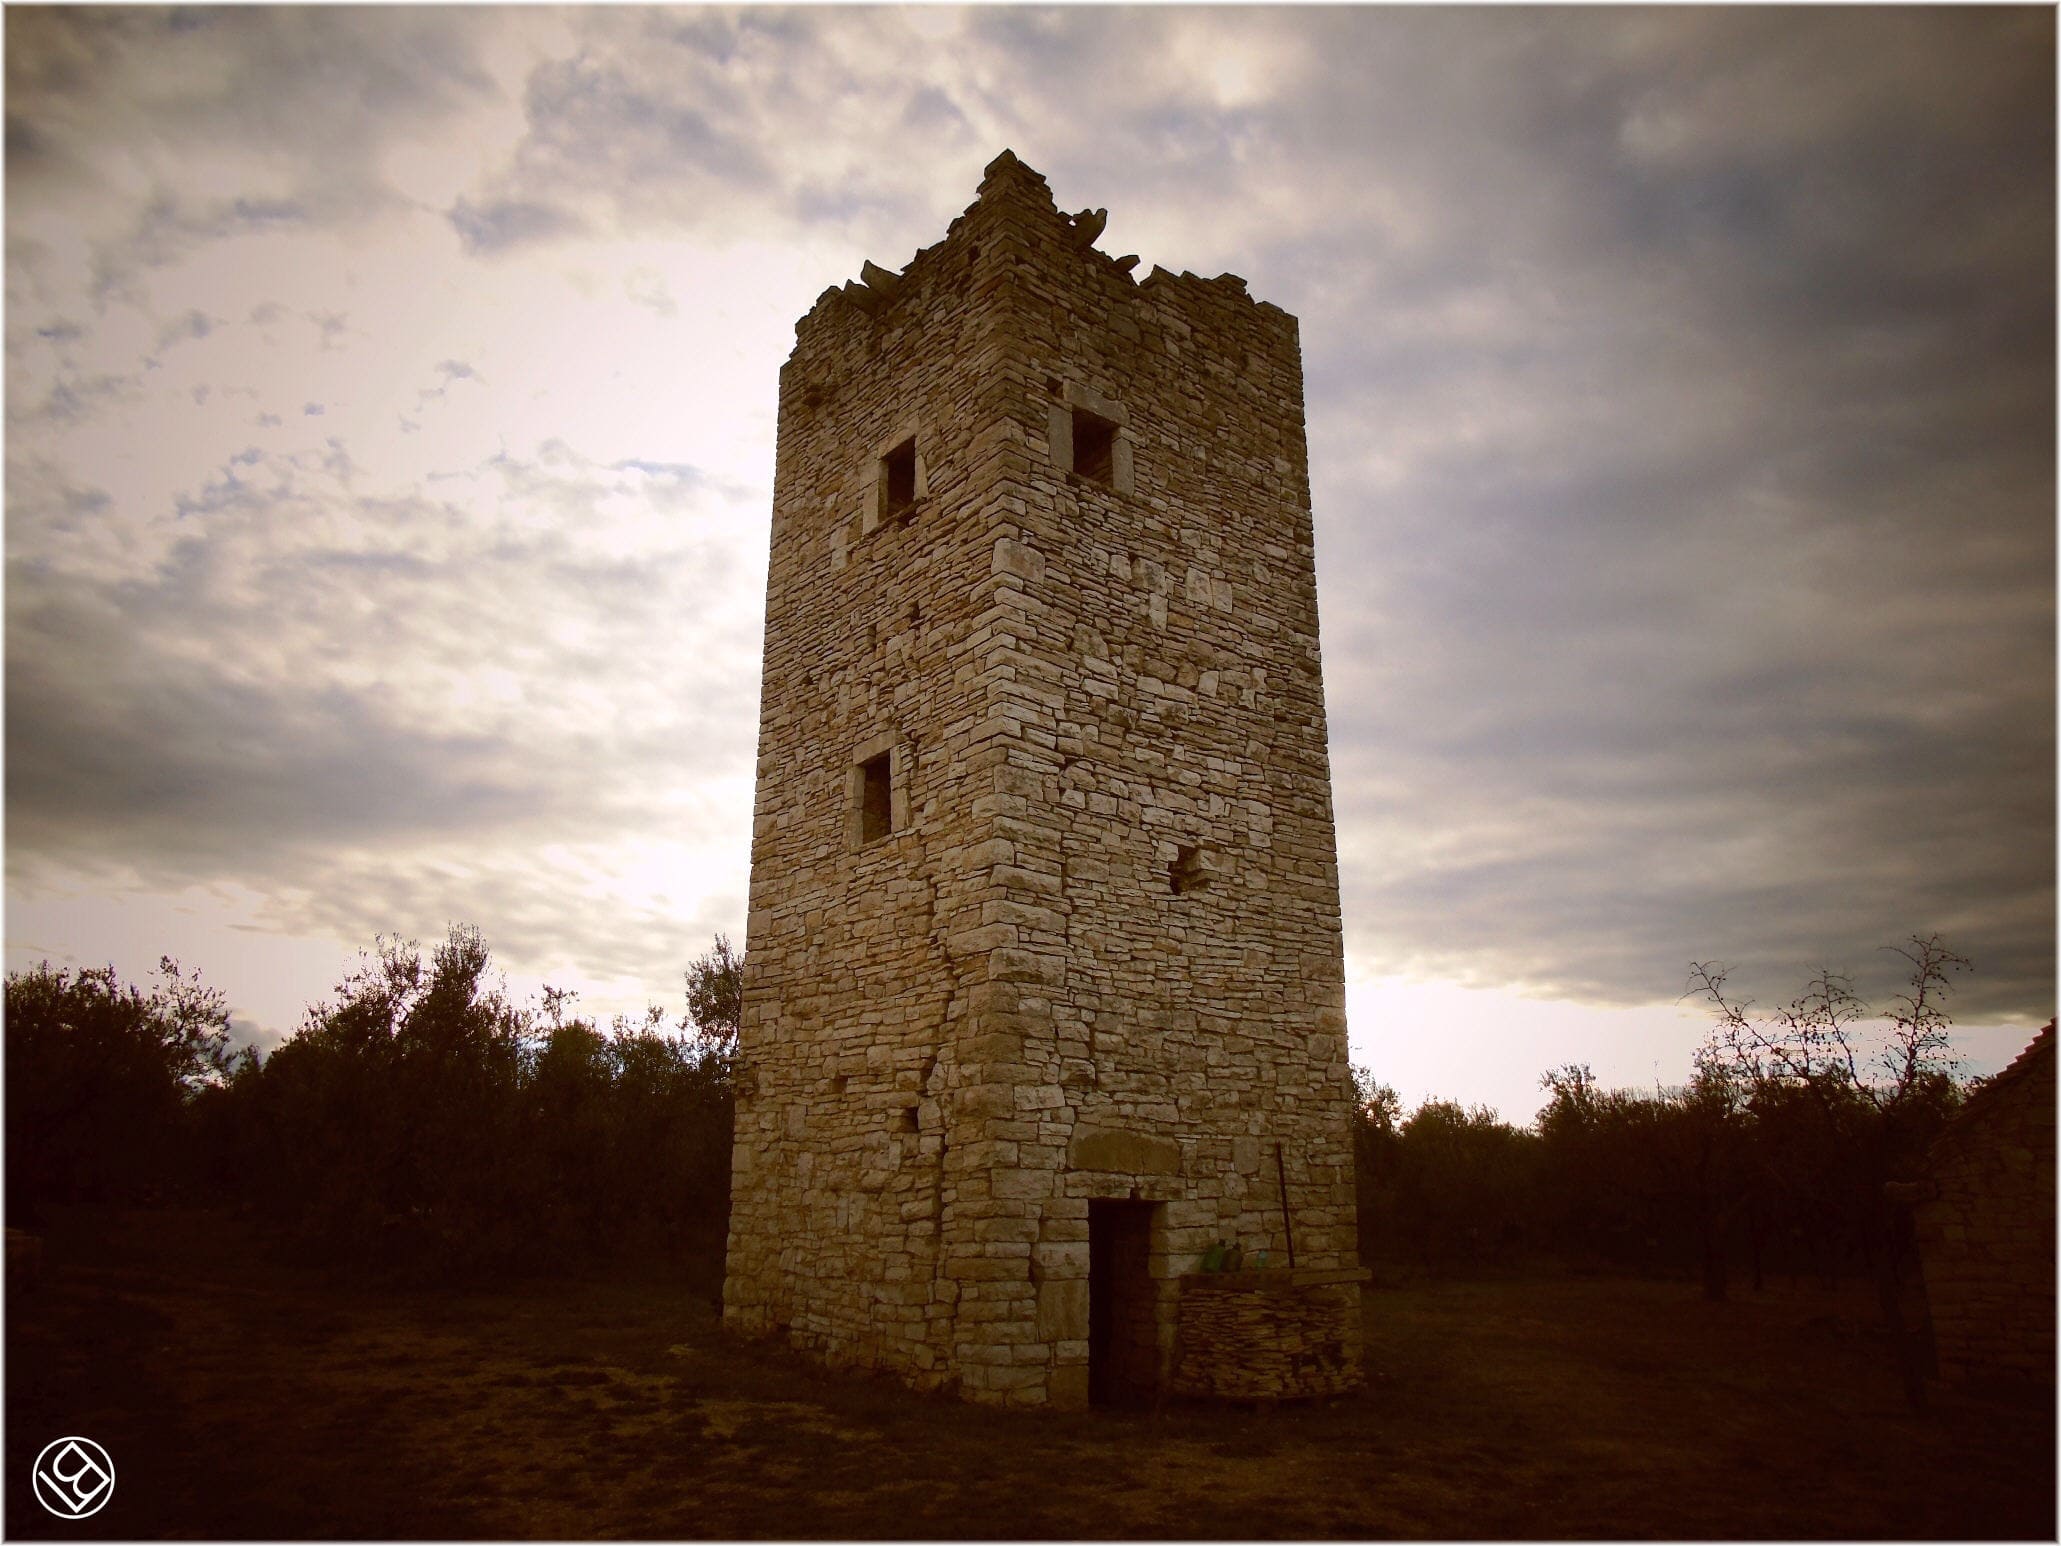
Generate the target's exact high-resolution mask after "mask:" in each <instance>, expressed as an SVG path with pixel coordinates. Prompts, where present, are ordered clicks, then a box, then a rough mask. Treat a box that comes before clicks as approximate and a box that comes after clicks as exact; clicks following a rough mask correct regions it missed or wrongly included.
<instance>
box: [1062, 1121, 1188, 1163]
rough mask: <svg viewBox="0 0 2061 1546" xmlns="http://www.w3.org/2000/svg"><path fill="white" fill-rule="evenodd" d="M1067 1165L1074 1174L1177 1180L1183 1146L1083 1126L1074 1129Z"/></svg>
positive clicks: (1114, 1129)
mask: <svg viewBox="0 0 2061 1546" xmlns="http://www.w3.org/2000/svg"><path fill="white" fill-rule="evenodd" d="M1066 1163H1067V1165H1068V1166H1069V1167H1070V1168H1072V1169H1074V1170H1114V1171H1120V1172H1122V1173H1124V1174H1126V1175H1148V1176H1174V1175H1179V1174H1180V1173H1181V1146H1180V1144H1178V1143H1176V1142H1175V1141H1174V1140H1173V1139H1171V1138H1157V1137H1154V1136H1153V1135H1151V1134H1150V1133H1140V1132H1136V1131H1133V1130H1131V1129H1129V1128H1122V1127H1097V1126H1094V1125H1091V1124H1089V1123H1086V1122H1083V1123H1081V1124H1080V1125H1079V1126H1077V1127H1075V1129H1074V1133H1073V1142H1072V1143H1070V1144H1068V1145H1067V1150H1066Z"/></svg>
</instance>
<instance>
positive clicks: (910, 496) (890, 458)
mask: <svg viewBox="0 0 2061 1546" xmlns="http://www.w3.org/2000/svg"><path fill="white" fill-rule="evenodd" d="M880 482H881V487H882V489H883V490H884V491H885V493H886V496H887V497H886V499H885V501H884V503H885V505H886V511H887V514H889V515H907V514H908V513H909V512H910V511H911V510H913V509H914V508H915V507H916V437H915V436H913V435H911V436H910V437H909V438H908V439H907V440H905V441H903V442H902V443H901V444H900V445H898V446H896V447H895V448H894V449H893V450H892V451H890V452H888V453H887V455H885V456H883V457H882V458H881V459H880Z"/></svg>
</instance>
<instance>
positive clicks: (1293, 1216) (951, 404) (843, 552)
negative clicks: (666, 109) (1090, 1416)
mask: <svg viewBox="0 0 2061 1546" xmlns="http://www.w3.org/2000/svg"><path fill="white" fill-rule="evenodd" d="M1102 220H1103V217H1102V215H1101V213H1100V212H1095V211H1084V212H1083V213H1081V214H1080V215H1076V216H1067V215H1064V214H1061V213H1060V212H1059V211H1058V210H1057V209H1056V208H1055V207H1054V205H1053V201H1052V195H1051V193H1050V191H1049V190H1048V188H1047V187H1046V184H1045V180H1044V178H1043V177H1041V176H1039V175H1038V174H1037V173H1036V172H1033V171H1032V170H1030V169H1029V168H1028V167H1026V166H1025V165H1023V163H1021V162H1020V161H1018V160H1017V159H1016V158H1015V156H1013V155H1011V154H1010V153H1008V152H1006V151H1005V152H1003V154H1002V155H1001V156H1000V157H999V158H997V159H996V160H995V161H994V162H993V163H992V164H991V165H990V166H989V167H988V168H987V171H986V174H985V176H984V178H983V180H982V183H981V186H980V194H979V197H978V199H977V200H976V201H975V202H974V204H973V205H972V206H971V207H970V208H968V209H967V211H966V213H965V214H964V215H963V216H962V217H961V218H959V219H957V220H955V221H953V222H952V226H951V230H950V232H949V233H948V234H947V236H946V238H945V239H944V240H943V241H942V242H940V243H938V244H937V245H936V246H933V247H929V248H926V249H925V250H923V251H922V252H919V253H917V254H916V256H915V257H914V259H912V260H911V261H910V263H909V264H908V265H907V267H906V268H904V269H903V270H902V272H901V273H899V274H891V273H889V272H887V271H885V270H883V269H880V268H877V267H875V266H874V265H872V264H871V263H868V264H867V265H866V266H865V268H864V270H863V276H864V278H863V282H862V283H852V284H847V285H845V286H844V287H843V288H842V289H831V290H829V291H826V292H825V293H824V294H823V296H822V297H821V298H820V299H819V300H818V301H817V303H816V305H815V307H814V309H813V310H811V311H810V312H809V314H808V315H807V316H806V317H804V318H803V319H802V320H801V322H800V323H799V324H798V325H797V327H796V330H795V331H796V340H795V348H794V353H793V355H792V356H791V357H790V358H789V360H788V362H787V364H786V366H785V368H784V369H783V370H782V371H781V376H780V438H779V453H778V462H777V467H776V471H775V475H774V492H773V535H772V559H771V564H770V568H769V573H768V581H767V595H766V654H765V681H764V690H763V699H762V704H761V709H760V725H759V761H758V797H757V805H756V810H755V813H754V819H753V835H752V867H751V902H750V918H749V923H748V926H747V956H746V963H745V978H744V982H745V986H744V1022H743V1033H742V1037H741V1042H740V1073H739V1079H738V1104H737V1136H736V1153H735V1169H734V1184H733V1189H732V1204H731V1208H732V1211H731V1225H730V1248H729V1265H728V1272H729V1276H728V1281H727V1283H726V1285H725V1289H724V1317H725V1320H726V1322H727V1323H728V1324H729V1325H730V1326H732V1327H733V1328H735V1329H737V1330H740V1331H745V1332H753V1333H780V1334H784V1335H785V1336H786V1337H787V1338H788V1339H789V1340H790V1341H791V1342H792V1343H793V1344H794V1345H796V1346H798V1347H802V1348H805V1349H809V1350H812V1351H814V1352H816V1353H818V1354H820V1355H821V1356H823V1357H825V1358H827V1359H828V1360H830V1361H831V1362H833V1363H842V1364H855V1365H861V1366H866V1367H874V1368H887V1369H893V1370H896V1371H898V1372H900V1373H901V1374H902V1375H903V1376H904V1377H905V1378H906V1379H908V1380H909V1381H910V1382H911V1383H913V1384H915V1385H917V1386H918V1387H922V1388H937V1387H956V1388H957V1389H958V1390H960V1391H961V1392H962V1393H963V1394H965V1395H966V1396H968V1397H969V1398H972V1399H976V1400H984V1401H995V1402H1008V1403H1010V1404H1020V1405H1036V1404H1043V1403H1051V1404H1053V1405H1059V1406H1078V1405H1081V1404H1084V1403H1086V1402H1088V1401H1089V1400H1091V1399H1098V1400H1099V1399H1105V1398H1106V1399H1126V1398H1132V1399H1135V1398H1138V1397H1145V1396H1151V1395H1153V1394H1156V1393H1164V1392H1172V1393H1175V1394H1189V1393H1193V1394H1210V1393H1215V1394H1222V1395H1239V1396H1246V1395H1261V1396H1266V1395H1296V1394H1323V1393H1329V1392H1333V1391H1337V1390H1342V1389H1346V1388H1349V1387H1350V1386H1352V1385H1353V1384H1354V1383H1356V1382H1357V1379H1358V1371H1359V1286H1358V1285H1359V1281H1360V1279H1361V1278H1362V1276H1363V1274H1362V1273H1360V1272H1359V1271H1358V1262H1357V1253H1356V1238H1355V1228H1354V1217H1353V1174H1352V1157H1351V1147H1350V1135H1349V1123H1350V1101H1351V1084H1350V1073H1349V1070H1348V1065H1347V1053H1346V1035H1345V1013H1344V1003H1345V1000H1344V966H1343V957H1342V951H1341V933H1340V924H1339V906H1338V866H1337V849H1336V842H1335V837H1334V833H1333V827H1332V814H1331V785H1330V768H1329V761H1328V755H1327V749H1326V742H1325V728H1324V697H1323V684H1322V678H1321V675H1320V671H1319V661H1318V648H1317V593H1316V578H1315V569H1314V562H1313V549H1312V545H1311V527H1310V501H1309V482H1308V473H1307V454H1306V450H1305V445H1304V438H1303V407H1302V366H1301V355H1300V349H1299V345H1298V341H1297V334H1296V324H1295V319H1294V318H1293V317H1291V316H1289V315H1288V314H1287V313H1286V312H1283V311H1281V310H1279V309H1278V308H1276V307H1274V306H1270V305H1267V304H1264V303H1255V302H1254V301H1253V300H1252V299H1251V298H1250V297H1249V296H1248V295H1247V294H1246V288H1245V282H1244V281H1243V280H1242V279H1239V278H1237V277H1236V276H1234V275H1230V274H1224V275H1220V276H1218V277H1217V278H1215V279H1200V278H1197V277H1196V276H1194V275H1192V274H1182V275H1179V276H1176V275H1173V274H1170V273H1167V272H1165V271H1164V270H1161V269H1154V270H1153V271H1152V273H1151V274H1150V275H1149V276H1147V277H1146V278H1145V279H1144V280H1143V281H1142V282H1140V281H1137V280H1135V279H1134V278H1133V276H1132V273H1131V269H1132V267H1133V266H1134V265H1135V264H1136V262H1137V260H1136V259H1135V258H1124V259H1113V258H1110V257H1108V256H1106V255H1105V254H1103V253H1101V252H1099V251H1098V250H1096V248H1095V246H1094V241H1095V239H1096V237H1097V236H1098V235H1099V234H1100V232H1101V229H1102ZM1220 1243H1228V1244H1230V1245H1233V1246H1236V1247H1238V1248H1239V1250H1240V1251H1241V1252H1242V1257H1243V1260H1242V1264H1241V1263H1240V1262H1239V1261H1238V1258H1237V1257H1236V1256H1230V1255H1228V1254H1227V1253H1225V1252H1223V1251H1222V1250H1220V1249H1217V1247H1219V1244H1220ZM1262 1252H1264V1253H1265V1256H1264V1259H1263V1260H1262V1257H1261V1253H1262ZM1225 1263H1228V1264H1229V1265H1231V1266H1233V1267H1241V1268H1242V1270H1231V1271H1225V1270H1211V1271H1203V1270H1202V1268H1203V1267H1204V1266H1205V1265H1208V1266H1209V1267H1211V1268H1212V1269H1215V1268H1218V1267H1219V1266H1220V1265H1222V1264H1225Z"/></svg>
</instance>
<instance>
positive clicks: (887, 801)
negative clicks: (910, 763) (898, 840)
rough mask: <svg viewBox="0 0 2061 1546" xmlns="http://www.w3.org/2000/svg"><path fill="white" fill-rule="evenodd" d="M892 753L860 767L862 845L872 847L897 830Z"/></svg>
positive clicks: (860, 827)
mask: <svg viewBox="0 0 2061 1546" xmlns="http://www.w3.org/2000/svg"><path fill="white" fill-rule="evenodd" d="M889 755H890V754H889V753H887V752H882V753H881V754H880V755H879V756H878V757H874V758H870V759H869V760H867V761H865V762H862V763H860V764H859V841H860V842H862V843H872V842H876V841H878V840H879V839H881V838H883V837H886V836H887V835H888V834H889V833H891V832H893V831H894V829H895V802H894V784H893V780H892V777H891V775H890V772H889V765H888V757H889Z"/></svg>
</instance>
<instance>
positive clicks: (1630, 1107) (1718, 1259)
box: [1355, 1065, 1960, 1296]
mask: <svg viewBox="0 0 2061 1546" xmlns="http://www.w3.org/2000/svg"><path fill="white" fill-rule="evenodd" d="M1542 1082H1543V1084H1544V1087H1545V1088H1546V1089H1547V1090H1548V1091H1549V1098H1548V1101H1547V1104H1546V1106H1545V1108H1544V1109H1543V1110H1542V1111H1541V1112H1540V1113H1539V1115H1538V1118H1537V1120H1536V1122H1535V1123H1533V1124H1532V1125H1531V1126H1529V1127H1515V1126H1513V1125H1511V1124H1510V1123H1508V1122H1505V1121H1503V1120H1502V1119H1501V1118H1499V1117H1498V1116H1497V1115H1496V1114H1495V1113H1494V1112H1493V1111H1490V1110H1488V1109H1487V1108H1485V1107H1480V1106H1476V1107H1473V1108H1471V1109H1469V1108H1465V1107H1462V1106H1460V1105H1458V1104H1456V1103H1454V1102H1452V1101H1445V1100H1427V1101H1425V1102H1424V1103H1423V1104H1422V1105H1420V1106H1419V1107H1417V1109H1416V1110H1415V1111H1413V1112H1411V1113H1410V1114H1409V1115H1408V1116H1404V1115H1403V1114H1402V1112H1401V1108H1400V1103H1399V1102H1398V1100H1397V1099H1396V1095H1395V1092H1394V1091H1393V1090H1390V1089H1388V1088H1386V1087H1385V1086H1382V1085H1379V1084H1377V1083H1375V1082H1374V1080H1373V1079H1372V1077H1371V1075H1367V1074H1365V1073H1362V1074H1361V1075H1360V1100H1359V1106H1358V1110H1357V1124H1356V1135H1355V1136H1356V1144H1357V1160H1358V1166H1357V1169H1358V1179H1359V1218H1360V1250H1361V1254H1362V1257H1363V1258H1364V1259H1365V1260H1366V1261H1368V1262H1369V1263H1373V1264H1376V1265H1380V1266H1384V1267H1389V1268H1400V1269H1405V1270H1420V1271H1431V1272H1466V1271H1479V1270H1483V1269H1499V1268H1507V1267H1516V1266H1522V1265H1528V1264H1532V1263H1535V1262H1537V1261H1539V1260H1541V1259H1548V1258H1550V1259H1552V1260H1555V1261H1557V1262H1560V1263H1563V1264H1570V1265H1576V1266H1593V1267H1597V1268H1602V1269H1608V1270H1612V1271H1625V1272H1635V1273H1657V1274H1665V1275H1671V1276H1681V1277H1697V1278H1700V1279H1701V1280H1702V1282H1703V1284H1704V1287H1705V1289H1706V1290H1707V1291H1708V1292H1709V1293H1711V1294H1712V1295H1714V1296H1719V1295H1722V1294H1723V1293H1725V1292H1726V1290H1727V1288H1728V1286H1729V1285H1730V1283H1731V1282H1733V1281H1734V1280H1735V1279H1738V1278H1744V1279H1746V1280H1748V1281H1750V1282H1751V1283H1752V1284H1753V1286H1754V1287H1760V1286H1761V1285H1762V1284H1763V1283H1764V1282H1765V1280H1766V1279H1767V1278H1768V1277H1769V1276H1770V1275H1778V1276H1780V1277H1784V1278H1790V1279H1794V1278H1799V1277H1804V1276H1809V1277H1812V1278H1814V1279H1818V1280H1827V1279H1831V1278H1835V1277H1846V1276H1852V1275H1863V1274H1869V1273H1872V1272H1873V1271H1874V1269H1875V1267H1876V1265H1877V1264H1876V1259H1875V1258H1876V1255H1877V1253H1878V1252H1880V1251H1881V1250H1882V1249H1884V1247H1885V1246H1887V1247H1888V1248H1890V1249H1892V1250H1893V1251H1895V1252H1897V1253H1898V1254H1899V1255H1900V1254H1901V1253H1902V1250H1903V1247H1904V1242H1903V1241H1902V1240H1901V1239H1900V1238H1885V1237H1884V1236H1883V1234H1882V1233H1881V1229H1882V1223H1881V1220H1880V1217H1879V1215H1880V1207H1879V1203H1880V1186H1881V1182H1882V1181H1884V1180H1887V1179H1894V1178H1893V1177H1891V1176H1890V1175H1889V1174H1888V1173H1887V1172H1886V1171H1884V1170H1883V1169H1882V1168H1881V1167H1880V1166H1879V1165H1878V1164H1877V1163H1875V1162H1874V1160H1873V1159H1872V1157H1871V1156H1870V1154H1869V1153H1868V1146H1867V1143H1866V1142H1865V1139H1864V1134H1865V1133H1866V1131H1867V1129H1868V1127H1869V1126H1870V1125H1871V1122H1872V1119H1873V1114H1872V1111H1871V1109H1870V1108H1868V1107H1867V1104H1866V1101H1865V1099H1864V1097H1862V1096H1861V1095H1859V1094H1858V1093H1856V1092H1855V1091H1853V1090H1851V1089H1846V1090H1838V1091H1835V1092H1832V1094H1831V1101H1832V1104H1831V1107H1830V1109H1829V1110H1828V1109H1827V1108H1826V1107H1825V1106H1823V1105H1821V1104H1820V1102H1819V1099H1818V1097H1817V1096H1815V1095H1812V1094H1809V1093H1806V1092H1803V1091H1800V1090H1784V1091H1769V1092H1765V1093H1763V1094H1762V1095H1761V1096H1760V1097H1759V1098H1757V1099H1753V1100H1751V1101H1745V1100H1740V1099H1738V1098H1736V1097H1734V1096H1733V1095H1732V1094H1730V1093H1728V1092H1726V1091H1725V1090H1723V1089H1722V1088H1721V1087H1718V1086H1715V1085H1714V1084H1712V1083H1711V1082H1704V1083H1701V1084H1697V1085H1692V1086H1690V1087H1688V1088H1686V1089H1675V1090H1661V1091H1638V1090H1622V1089H1614V1090H1608V1089H1603V1088H1601V1087H1599V1086H1598V1084H1597V1082H1596V1079H1595V1076H1594V1074H1593V1073H1592V1072H1591V1071H1590V1070H1589V1069H1588V1068H1587V1067H1585V1066H1582V1065H1568V1066H1566V1067H1562V1068H1559V1069H1555V1070H1553V1071H1552V1072H1551V1073H1548V1074H1547V1075H1546V1076H1545V1077H1544V1080H1543V1081H1542ZM1959 1100H1960V1090H1959V1088H1958V1087H1957V1086H1956V1085H1955V1084H1954V1083H1953V1081H1952V1080H1950V1079H1947V1078H1945V1077H1944V1076H1940V1077H1937V1078H1935V1079H1933V1080H1931V1081H1928V1083H1927V1084H1926V1086H1925V1090H1924V1099H1923V1101H1922V1102H1920V1103H1919V1104H1918V1105H1914V1106H1913V1108H1912V1110H1911V1111H1910V1112H1908V1113H1907V1114H1906V1116H1907V1119H1908V1120H1909V1121H1910V1124H1911V1132H1910V1134H1909V1139H1908V1142H1909V1144H1910V1147H1911V1149H1912V1151H1913V1152H1915V1151H1918V1150H1922V1148H1923V1147H1924V1145H1925V1144H1926V1143H1928V1142H1929V1140H1930V1138H1931V1137H1932V1136H1933V1135H1935V1134H1936V1133H1937V1132H1938V1129H1939V1125H1940V1124H1941V1123H1942V1122H1944V1120H1945V1119H1946V1117H1947V1116H1949V1115H1950V1114H1951V1113H1952V1111H1953V1109H1954V1108H1955V1106H1957V1105H1958V1104H1959ZM1921 1106H1922V1111H1921V1110H1920V1107H1921ZM1891 1227H1892V1228H1893V1227H1894V1221H1893V1220H1892V1221H1891Z"/></svg>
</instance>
